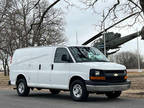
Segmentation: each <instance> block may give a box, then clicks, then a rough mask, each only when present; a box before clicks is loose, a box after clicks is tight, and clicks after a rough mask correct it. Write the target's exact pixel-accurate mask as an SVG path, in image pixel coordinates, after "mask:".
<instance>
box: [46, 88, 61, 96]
mask: <svg viewBox="0 0 144 108" xmlns="http://www.w3.org/2000/svg"><path fill="white" fill-rule="evenodd" d="M49 91H50V92H51V94H54V95H56V94H59V93H60V90H56V89H50V90H49Z"/></svg>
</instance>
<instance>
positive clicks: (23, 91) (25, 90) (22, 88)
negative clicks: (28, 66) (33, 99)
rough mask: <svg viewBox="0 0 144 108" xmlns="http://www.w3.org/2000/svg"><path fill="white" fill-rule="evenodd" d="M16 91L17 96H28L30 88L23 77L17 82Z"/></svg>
mask: <svg viewBox="0 0 144 108" xmlns="http://www.w3.org/2000/svg"><path fill="white" fill-rule="evenodd" d="M16 86H17V93H18V95H19V96H28V95H29V92H30V88H29V87H28V86H27V83H26V80H25V79H20V80H18V82H17V85H16Z"/></svg>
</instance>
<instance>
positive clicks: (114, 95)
mask: <svg viewBox="0 0 144 108" xmlns="http://www.w3.org/2000/svg"><path fill="white" fill-rule="evenodd" d="M105 95H106V96H107V97H108V98H110V99H115V98H118V97H119V96H120V95H121V91H113V92H107V93H105Z"/></svg>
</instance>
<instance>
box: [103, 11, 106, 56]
mask: <svg viewBox="0 0 144 108" xmlns="http://www.w3.org/2000/svg"><path fill="white" fill-rule="evenodd" d="M104 18H105V14H104V11H103V20H104ZM102 30H103V31H104V34H103V40H104V55H105V56H107V51H106V38H105V34H106V31H105V22H104V21H103V22H102Z"/></svg>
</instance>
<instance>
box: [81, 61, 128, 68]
mask: <svg viewBox="0 0 144 108" xmlns="http://www.w3.org/2000/svg"><path fill="white" fill-rule="evenodd" d="M80 64H81V65H84V66H87V67H90V69H99V70H126V67H125V66H124V65H120V64H117V63H112V62H84V63H80Z"/></svg>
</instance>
